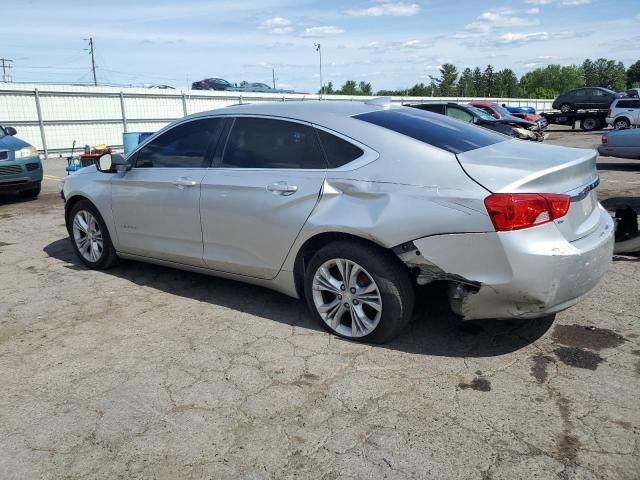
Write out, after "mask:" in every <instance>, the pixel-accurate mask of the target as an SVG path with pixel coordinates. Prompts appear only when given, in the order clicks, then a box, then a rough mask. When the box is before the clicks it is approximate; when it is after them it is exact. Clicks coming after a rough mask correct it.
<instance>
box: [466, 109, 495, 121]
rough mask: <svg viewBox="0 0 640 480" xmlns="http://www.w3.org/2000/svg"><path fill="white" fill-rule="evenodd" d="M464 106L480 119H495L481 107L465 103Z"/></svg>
mask: <svg viewBox="0 0 640 480" xmlns="http://www.w3.org/2000/svg"><path fill="white" fill-rule="evenodd" d="M465 107H467V108H468V109H469V110H471V111H472V112H473V113H474V114H475V115H477V116H478V117H480V118H481V119H482V120H489V121H492V122H495V120H496V119H495V117H493V116H492V115H489V114H488V113H487V112H485V111H484V110H482V109H481V108H478V107H474V106H473V105H465Z"/></svg>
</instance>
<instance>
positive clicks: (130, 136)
mask: <svg viewBox="0 0 640 480" xmlns="http://www.w3.org/2000/svg"><path fill="white" fill-rule="evenodd" d="M153 134H154V132H125V133H123V134H122V145H123V146H124V154H125V155H129V153H131V152H132V151H133V149H134V148H136V147H137V146H138V144H140V143H142V142H144V141H145V140H146V139H147V138H149V137H150V136H151V135H153Z"/></svg>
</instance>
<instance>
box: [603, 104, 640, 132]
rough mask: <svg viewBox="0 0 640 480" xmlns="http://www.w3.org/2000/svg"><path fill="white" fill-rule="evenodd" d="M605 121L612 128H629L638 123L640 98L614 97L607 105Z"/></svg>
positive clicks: (639, 121) (639, 119)
mask: <svg viewBox="0 0 640 480" xmlns="http://www.w3.org/2000/svg"><path fill="white" fill-rule="evenodd" d="M606 122H607V123H608V124H609V125H611V126H613V128H616V129H619V128H629V127H630V126H632V125H639V124H640V98H633V97H625V98H617V99H615V100H614V101H613V102H612V103H611V105H610V106H609V113H608V114H607V118H606Z"/></svg>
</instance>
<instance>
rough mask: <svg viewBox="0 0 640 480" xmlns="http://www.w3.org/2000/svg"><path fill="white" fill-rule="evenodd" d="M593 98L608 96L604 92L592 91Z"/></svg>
mask: <svg viewBox="0 0 640 480" xmlns="http://www.w3.org/2000/svg"><path fill="white" fill-rule="evenodd" d="M591 96H593V97H606V96H607V94H606V93H604V92H603V91H602V90H591Z"/></svg>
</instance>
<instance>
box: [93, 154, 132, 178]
mask: <svg viewBox="0 0 640 480" xmlns="http://www.w3.org/2000/svg"><path fill="white" fill-rule="evenodd" d="M96 168H97V169H98V171H100V172H103V173H116V172H125V171H127V170H130V169H131V164H130V163H129V162H127V161H126V160H125V158H124V157H123V156H122V155H120V154H119V153H106V154H104V155H102V156H101V157H100V158H99V159H98V160H97V161H96Z"/></svg>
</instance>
